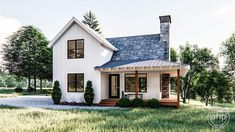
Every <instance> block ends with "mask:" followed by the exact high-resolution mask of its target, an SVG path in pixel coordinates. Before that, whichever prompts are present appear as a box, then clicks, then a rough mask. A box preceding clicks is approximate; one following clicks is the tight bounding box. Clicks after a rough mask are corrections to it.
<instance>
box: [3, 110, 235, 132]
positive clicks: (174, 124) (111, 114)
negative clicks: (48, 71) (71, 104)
mask: <svg viewBox="0 0 235 132" xmlns="http://www.w3.org/2000/svg"><path fill="white" fill-rule="evenodd" d="M0 113H1V118H0V129H1V130H2V131H92V132H93V131H118V132H119V131H133V132H135V131H164V132H165V131H231V132H232V131H233V132H234V131H235V126H234V125H235V112H231V113H230V115H231V117H230V118H231V120H230V122H229V124H228V125H227V126H226V127H225V128H222V129H212V128H211V126H210V125H209V124H208V116H207V115H208V109H198V108H192V107H187V106H182V107H181V108H180V109H174V108H160V109H156V110H154V109H114V110H113V109H112V110H49V109H32V108H29V109H25V108H14V107H6V106H1V108H0Z"/></svg>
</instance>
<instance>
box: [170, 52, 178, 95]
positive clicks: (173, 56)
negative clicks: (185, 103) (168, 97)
mask: <svg viewBox="0 0 235 132" xmlns="http://www.w3.org/2000/svg"><path fill="white" fill-rule="evenodd" d="M178 57H179V56H178V54H177V52H176V51H175V49H173V48H171V50H170V61H171V62H177V61H178ZM170 83H171V85H170V86H171V89H173V90H175V91H176V90H177V79H176V78H175V77H171V78H170Z"/></svg>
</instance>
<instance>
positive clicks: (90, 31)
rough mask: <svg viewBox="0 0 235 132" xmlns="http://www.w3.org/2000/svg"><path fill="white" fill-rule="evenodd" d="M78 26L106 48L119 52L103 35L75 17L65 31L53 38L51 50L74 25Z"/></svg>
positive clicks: (50, 45)
mask: <svg viewBox="0 0 235 132" xmlns="http://www.w3.org/2000/svg"><path fill="white" fill-rule="evenodd" d="M74 23H76V24H78V25H79V26H80V27H81V28H82V29H84V30H85V31H86V32H88V33H89V34H90V35H91V36H92V37H94V38H95V39H96V40H97V41H99V42H100V43H101V44H102V45H104V46H105V47H108V48H110V49H111V50H113V51H117V50H118V49H117V48H116V47H114V46H113V45H112V44H111V43H110V42H109V41H108V40H106V38H104V37H103V36H102V35H100V34H98V33H97V32H96V31H94V30H93V29H91V28H90V27H88V26H86V25H85V24H83V23H82V22H80V21H79V20H77V19H76V18H75V17H73V18H72V19H71V20H70V21H69V22H68V23H67V24H66V25H65V26H64V27H63V29H62V30H61V31H60V32H59V33H58V34H57V35H56V36H55V38H53V39H52V40H51V41H50V43H49V44H48V46H49V47H50V48H51V47H53V46H54V44H56V42H57V41H58V40H59V39H60V38H61V37H62V36H63V35H64V34H65V33H66V32H67V31H68V30H69V28H70V27H71V26H72V25H73V24H74Z"/></svg>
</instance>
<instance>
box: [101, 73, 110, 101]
mask: <svg viewBox="0 0 235 132" xmlns="http://www.w3.org/2000/svg"><path fill="white" fill-rule="evenodd" d="M108 98H109V74H108V73H101V99H108Z"/></svg>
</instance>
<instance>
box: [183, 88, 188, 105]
mask: <svg viewBox="0 0 235 132" xmlns="http://www.w3.org/2000/svg"><path fill="white" fill-rule="evenodd" d="M183 90H184V93H183V94H184V95H183V103H186V95H187V90H186V88H185V87H184V89H183Z"/></svg>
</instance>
